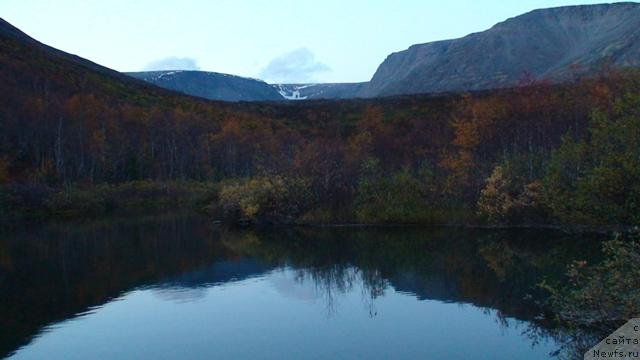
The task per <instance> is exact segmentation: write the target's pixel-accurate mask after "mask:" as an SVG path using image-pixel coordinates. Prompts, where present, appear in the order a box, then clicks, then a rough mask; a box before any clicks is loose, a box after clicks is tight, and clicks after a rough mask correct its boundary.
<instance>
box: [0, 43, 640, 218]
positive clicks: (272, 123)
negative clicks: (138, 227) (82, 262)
mask: <svg viewBox="0 0 640 360" xmlns="http://www.w3.org/2000/svg"><path fill="white" fill-rule="evenodd" d="M0 40H1V41H2V44H0V45H2V46H1V47H0V48H2V49H3V52H2V53H0V62H2V64H3V66H2V67H0V92H1V93H2V94H11V96H2V97H0V119H1V121H0V184H1V187H0V217H3V218H11V217H16V216H25V215H26V216H29V215H34V214H38V216H48V215H52V214H73V213H78V214H86V213H91V212H102V211H108V210H109V209H114V208H117V207H120V206H127V204H129V203H135V204H137V205H140V206H146V205H149V204H151V203H153V204H155V205H157V204H167V203H171V204H190V205H194V204H197V205H198V206H200V207H206V208H207V209H208V210H209V211H212V212H214V213H215V214H216V216H219V217H224V218H226V219H229V220H231V221H241V222H243V223H306V224H310V223H366V224H380V223H393V224H400V223H402V224H418V223H419V224H473V225H479V224H493V225H528V226H577V227H589V228H603V229H611V228H613V229H618V228H626V227H629V226H632V225H636V224H638V220H639V219H638V214H639V213H640V212H639V211H638V210H639V209H638V206H639V201H640V187H639V185H638V181H637V180H638V179H640V158H639V157H638V154H639V153H640V116H639V115H640V73H638V71H635V70H613V69H608V68H607V67H606V66H603V68H602V70H601V71H600V73H599V74H598V75H597V76H593V77H588V78H587V77H577V76H576V78H575V79H574V80H573V81H572V82H569V83H565V84H561V85H558V84H550V83H546V82H540V81H535V80H533V79H530V78H528V77H523V80H522V81H521V84H520V85H519V86H517V87H514V88H511V89H503V90H494V91H485V92H475V93H459V94H458V93H456V94H439V95H416V96H400V97H388V98H379V99H366V100H365V99H355V100H335V101H323V100H316V101H304V102H298V103H285V102H265V103H223V102H214V101H206V100H202V99H198V98H193V97H189V96H185V95H179V94H177V93H173V92H170V91H166V90H162V89H159V88H156V87H153V86H150V85H146V84H143V83H142V82H139V81H137V80H134V79H129V78H127V77H125V76H124V75H120V74H117V73H115V72H113V73H114V74H112V73H109V72H101V71H96V70H94V69H91V68H88V67H87V66H86V65H85V64H83V63H78V62H77V61H76V60H74V59H69V58H67V57H65V56H62V55H59V54H52V53H51V52H50V51H48V50H47V49H43V48H41V47H37V46H30V45H28V44H25V43H24V42H21V41H18V40H15V39H11V38H7V37H2V38H0ZM116 74H117V75H116Z"/></svg>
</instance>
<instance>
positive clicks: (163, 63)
mask: <svg viewBox="0 0 640 360" xmlns="http://www.w3.org/2000/svg"><path fill="white" fill-rule="evenodd" d="M144 69H145V70H147V71H153V70H200V66H198V62H197V61H196V59H193V58H188V57H183V58H181V57H176V56H171V57H167V58H164V59H158V60H154V61H152V62H150V63H148V64H147V66H145V67H144Z"/></svg>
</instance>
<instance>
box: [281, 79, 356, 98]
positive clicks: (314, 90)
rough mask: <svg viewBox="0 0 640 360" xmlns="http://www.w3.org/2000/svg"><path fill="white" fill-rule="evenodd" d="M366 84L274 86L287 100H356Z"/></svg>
mask: <svg viewBox="0 0 640 360" xmlns="http://www.w3.org/2000/svg"><path fill="white" fill-rule="evenodd" d="M365 85H366V83H333V84H331V83H329V84H274V85H272V86H273V87H274V88H275V89H276V91H278V93H280V95H282V96H283V97H284V98H285V99H287V100H312V99H349V98H354V97H356V96H357V95H358V93H359V92H360V91H361V90H362V88H363V87H364V86H365Z"/></svg>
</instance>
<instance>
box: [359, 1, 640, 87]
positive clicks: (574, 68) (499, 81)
mask: <svg viewBox="0 0 640 360" xmlns="http://www.w3.org/2000/svg"><path fill="white" fill-rule="evenodd" d="M603 63H607V64H609V65H611V66H614V67H636V66H640V4H638V3H616V4H603V5H585V6H569V7H559V8H551V9H543V10H535V11H532V12H529V13H527V14H524V15H521V16H518V17H515V18H512V19H509V20H506V21H504V22H502V23H499V24H497V25H495V26H494V27H492V28H491V29H489V30H487V31H484V32H480V33H475V34H471V35H468V36H466V37H464V38H461V39H456V40H446V41H438V42H432V43H426V44H420V45H413V46H411V47H410V48H409V49H407V50H405V51H401V52H397V53H394V54H391V55H389V57H387V59H386V60H385V61H384V62H383V63H382V65H380V67H379V68H378V70H377V71H376V73H375V75H374V76H373V78H372V79H371V81H370V82H369V83H368V84H367V85H365V86H364V87H363V89H362V90H361V91H360V92H359V94H358V95H359V96H362V97H376V96H388V95H400V94H415V93H431V92H447V91H468V90H481V89H491V88H500V87H508V86H513V85H516V84H518V82H519V81H520V80H521V79H523V77H524V76H525V74H527V76H529V77H531V76H533V77H534V78H535V79H545V80H550V81H553V82H560V81H563V80H567V79H569V78H571V77H572V76H575V75H576V74H593V73H594V72H596V71H598V69H600V68H601V67H602V65H603Z"/></svg>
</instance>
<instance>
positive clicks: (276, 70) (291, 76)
mask: <svg viewBox="0 0 640 360" xmlns="http://www.w3.org/2000/svg"><path fill="white" fill-rule="evenodd" d="M330 70H331V69H330V68H329V67H328V66H327V65H325V64H323V63H321V62H319V61H317V60H316V57H315V55H314V54H313V53H312V52H311V51H309V49H307V48H300V49H297V50H293V51H291V52H288V53H286V54H282V55H280V56H278V57H276V58H275V59H273V60H271V62H270V63H269V64H268V65H267V66H266V67H265V68H264V69H262V71H261V72H260V75H259V77H260V78H261V79H263V80H265V81H267V82H270V83H283V84H284V83H306V82H313V81H316V75H317V74H320V73H323V72H327V71H330Z"/></svg>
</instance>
